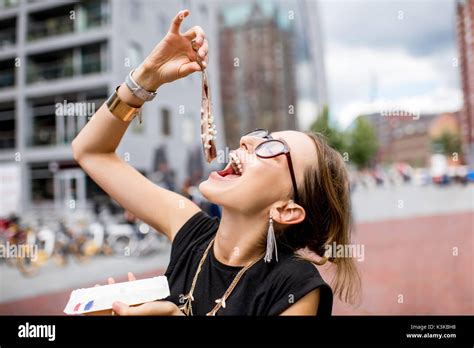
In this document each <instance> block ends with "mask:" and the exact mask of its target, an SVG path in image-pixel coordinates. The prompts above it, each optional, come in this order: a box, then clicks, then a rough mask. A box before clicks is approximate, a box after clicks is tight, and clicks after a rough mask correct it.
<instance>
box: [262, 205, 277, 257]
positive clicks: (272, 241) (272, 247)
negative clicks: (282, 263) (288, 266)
mask: <svg viewBox="0 0 474 348" xmlns="http://www.w3.org/2000/svg"><path fill="white" fill-rule="evenodd" d="M273 252H275V258H276V260H277V262H278V250H277V245H276V238H275V231H274V229H273V219H272V214H271V213H270V219H269V221H268V232H267V250H266V252H265V257H264V261H265V262H270V261H272V257H273Z"/></svg>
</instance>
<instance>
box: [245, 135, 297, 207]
mask: <svg viewBox="0 0 474 348" xmlns="http://www.w3.org/2000/svg"><path fill="white" fill-rule="evenodd" d="M245 136H250V137H256V138H261V139H266V140H265V141H263V142H261V143H260V144H258V146H257V147H256V148H255V154H256V155H257V157H259V158H263V159H266V158H275V157H277V156H280V155H285V157H286V160H287V162H288V168H289V170H290V175H291V182H292V183H293V191H294V201H295V203H298V202H299V197H298V188H297V186H296V178H295V172H294V170H293V162H292V161H291V155H290V148H289V147H288V144H287V143H286V142H285V141H283V140H280V139H273V138H272V136H271V135H270V132H269V131H268V130H266V129H256V130H254V131H251V132H249V133H247V134H245Z"/></svg>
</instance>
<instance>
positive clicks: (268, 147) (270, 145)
mask: <svg viewBox="0 0 474 348" xmlns="http://www.w3.org/2000/svg"><path fill="white" fill-rule="evenodd" d="M283 152H285V145H283V144H282V143H281V142H279V141H267V142H264V143H262V144H261V145H259V146H258V148H257V155H258V156H261V157H272V156H276V155H279V154H281V153H283Z"/></svg>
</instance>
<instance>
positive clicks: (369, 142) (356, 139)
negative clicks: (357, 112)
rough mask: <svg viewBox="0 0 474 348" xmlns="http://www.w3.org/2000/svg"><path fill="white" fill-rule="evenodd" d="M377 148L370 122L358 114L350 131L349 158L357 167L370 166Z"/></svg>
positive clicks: (375, 137)
mask: <svg viewBox="0 0 474 348" xmlns="http://www.w3.org/2000/svg"><path fill="white" fill-rule="evenodd" d="M377 149H378V141H377V135H376V134H375V130H374V128H373V127H372V125H371V124H370V122H369V121H368V120H367V119H366V118H365V117H361V116H359V117H358V118H357V119H356V120H355V125H354V128H353V129H352V131H351V132H350V145H349V151H348V152H349V159H350V161H351V162H353V163H354V164H355V165H356V166H357V168H358V169H362V168H367V167H369V166H370V164H371V162H372V160H373V159H374V157H375V154H376V153H377Z"/></svg>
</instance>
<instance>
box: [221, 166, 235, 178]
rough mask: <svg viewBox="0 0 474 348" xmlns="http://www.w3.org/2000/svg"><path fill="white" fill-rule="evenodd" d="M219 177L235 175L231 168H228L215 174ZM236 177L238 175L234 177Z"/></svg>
mask: <svg viewBox="0 0 474 348" xmlns="http://www.w3.org/2000/svg"><path fill="white" fill-rule="evenodd" d="M217 174H219V175H220V176H227V175H235V173H234V170H233V169H232V166H228V167H227V168H225V169H223V170H220V171H218V172H217ZM235 176H238V175H235Z"/></svg>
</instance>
